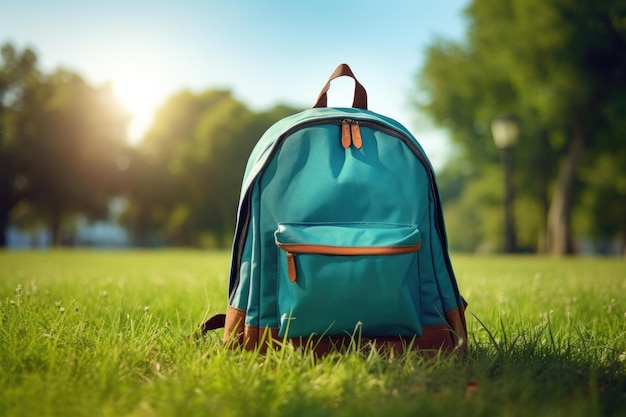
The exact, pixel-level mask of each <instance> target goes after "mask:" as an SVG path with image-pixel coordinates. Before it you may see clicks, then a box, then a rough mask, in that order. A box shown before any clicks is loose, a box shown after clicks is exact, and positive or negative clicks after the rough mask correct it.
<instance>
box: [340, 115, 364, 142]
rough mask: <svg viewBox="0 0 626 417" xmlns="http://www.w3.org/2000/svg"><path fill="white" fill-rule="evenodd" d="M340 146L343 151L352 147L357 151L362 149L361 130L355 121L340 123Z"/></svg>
mask: <svg viewBox="0 0 626 417" xmlns="http://www.w3.org/2000/svg"><path fill="white" fill-rule="evenodd" d="M341 145H342V146H343V147H344V149H348V148H349V147H350V146H352V145H354V147H355V148H357V149H361V148H362V147H363V138H362V137H361V128H360V127H359V122H358V121H357V120H352V119H343V120H342V121H341Z"/></svg>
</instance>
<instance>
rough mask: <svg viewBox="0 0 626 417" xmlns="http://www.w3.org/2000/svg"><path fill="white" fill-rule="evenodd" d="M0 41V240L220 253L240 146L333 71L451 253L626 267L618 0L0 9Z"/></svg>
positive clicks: (624, 83) (306, 98) (623, 46)
mask: <svg viewBox="0 0 626 417" xmlns="http://www.w3.org/2000/svg"><path fill="white" fill-rule="evenodd" d="M0 48H1V54H0V246H3V247H8V248H25V247H38V248H48V247H54V246H93V247H121V248H126V247H164V246H180V247H202V248H227V247H229V246H230V243H231V240H232V233H233V230H234V221H235V215H236V210H237V203H238V197H239V192H240V183H241V179H242V176H243V170H244V167H245V163H246V161H247V158H248V155H249V153H250V151H251V149H252V147H253V146H254V144H255V143H256V141H257V140H258V139H259V138H260V136H261V135H262V133H263V132H264V131H265V129H267V128H268V127H269V126H270V125H271V124H273V123H274V122H275V121H277V120H279V119H280V118H283V117H285V116H287V115H290V114H293V113H295V112H297V111H300V110H302V109H305V108H307V107H310V106H311V105H312V104H313V103H314V101H315V99H316V97H317V94H318V93H319V90H320V89H321V87H322V86H323V84H324V83H325V82H326V79H327V78H328V76H329V75H330V73H331V72H332V71H333V70H334V68H335V67H336V66H337V65H338V64H339V63H341V62H346V63H348V64H349V65H350V66H351V67H352V69H353V71H354V72H355V74H356V76H357V77H358V78H359V80H360V81H361V83H362V84H363V85H364V86H365V88H366V89H367V91H368V95H369V102H370V109H371V110H373V111H375V112H378V113H382V114H385V115H387V116H390V117H392V118H395V119H397V120H398V121H400V122H401V123H403V124H405V125H406V126H407V127H408V128H409V129H410V130H411V131H412V132H413V133H414V135H415V136H416V137H417V139H418V140H419V141H420V142H421V143H422V145H423V147H424V148H425V150H426V152H427V154H428V156H429V157H430V159H431V160H432V162H433V165H434V167H435V169H436V171H437V177H438V183H439V188H440V192H441V195H442V199H443V202H444V212H445V218H446V226H447V231H448V235H449V244H450V248H451V249H452V250H454V251H458V252H471V253H542V254H548V253H549V254H557V255H566V254H604V255H615V256H622V257H623V256H624V254H625V253H626V249H625V246H626V168H625V167H626V141H625V138H626V1H624V0H605V1H602V2H598V1H595V0H511V1H508V2H503V1H501V0H441V1H439V2H426V1H413V2H409V1H404V0H389V1H386V2H380V1H372V0H363V1H347V0H333V1H329V0H320V1H315V2H300V1H287V0H268V1H263V2H252V1H243V0H240V1H232V2H217V1H212V0H207V1H196V0H186V1H180V2H168V1H164V0H154V1H143V0H138V1H133V2H126V1H121V0H111V1H108V2H95V1H80V2H79V1H70V0H59V1H46V0H28V1H17V0H0ZM352 89H353V84H352V82H351V80H349V79H347V80H343V79H339V80H337V81H335V82H334V83H333V87H332V88H331V91H330V96H329V105H331V106H349V105H350V103H351V95H352Z"/></svg>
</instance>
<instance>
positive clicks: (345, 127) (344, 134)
mask: <svg viewBox="0 0 626 417" xmlns="http://www.w3.org/2000/svg"><path fill="white" fill-rule="evenodd" d="M350 136H351V135H350V123H348V122H347V121H345V120H344V121H343V122H342V123H341V144H342V145H343V148H344V149H348V148H349V147H350V145H352V138H351V137H350Z"/></svg>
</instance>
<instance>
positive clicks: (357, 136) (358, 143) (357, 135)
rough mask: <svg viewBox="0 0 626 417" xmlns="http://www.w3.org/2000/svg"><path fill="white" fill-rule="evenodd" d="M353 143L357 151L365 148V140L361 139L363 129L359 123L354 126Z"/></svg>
mask: <svg viewBox="0 0 626 417" xmlns="http://www.w3.org/2000/svg"><path fill="white" fill-rule="evenodd" d="M351 127H352V143H353V144H354V147H355V148H357V149H361V148H362V147H363V139H362V138H361V128H360V127H359V124H358V123H357V122H354V123H353V124H352V126H351Z"/></svg>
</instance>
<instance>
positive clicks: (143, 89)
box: [112, 65, 163, 144]
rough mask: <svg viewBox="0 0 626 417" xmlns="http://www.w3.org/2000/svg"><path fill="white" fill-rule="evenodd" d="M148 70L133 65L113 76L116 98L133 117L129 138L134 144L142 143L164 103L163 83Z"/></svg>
mask: <svg viewBox="0 0 626 417" xmlns="http://www.w3.org/2000/svg"><path fill="white" fill-rule="evenodd" d="M148 68H149V66H136V65H133V66H128V67H124V68H119V70H118V71H116V72H115V74H113V75H112V83H113V90H114V92H115V96H116V97H117V99H118V100H119V101H120V102H121V103H122V105H123V106H124V108H126V110H127V111H129V112H130V113H131V116H132V119H131V121H130V124H129V130H128V136H129V141H130V143H134V144H136V143H138V142H139V141H141V139H142V137H143V135H144V134H145V132H146V130H147V129H148V127H149V126H150V124H151V122H152V119H153V117H154V112H155V111H156V109H157V107H158V106H159V105H161V103H162V101H163V92H162V91H160V89H159V86H160V85H162V82H160V81H161V80H159V79H158V77H157V76H156V74H153V73H151V72H150V71H149V69H148Z"/></svg>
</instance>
